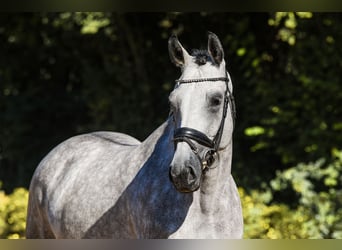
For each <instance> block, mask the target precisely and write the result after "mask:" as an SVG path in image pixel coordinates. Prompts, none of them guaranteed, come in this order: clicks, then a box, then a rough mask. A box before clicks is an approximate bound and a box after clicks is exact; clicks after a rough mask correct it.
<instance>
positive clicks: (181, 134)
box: [173, 73, 236, 171]
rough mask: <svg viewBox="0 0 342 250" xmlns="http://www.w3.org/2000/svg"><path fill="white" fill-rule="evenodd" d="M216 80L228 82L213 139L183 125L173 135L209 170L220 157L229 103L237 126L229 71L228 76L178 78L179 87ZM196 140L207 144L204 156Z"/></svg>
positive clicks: (203, 168) (203, 167) (204, 169)
mask: <svg viewBox="0 0 342 250" xmlns="http://www.w3.org/2000/svg"><path fill="white" fill-rule="evenodd" d="M216 81H224V82H225V83H226V91H225V95H224V104H223V105H224V106H223V113H222V118H221V122H220V126H219V128H218V130H217V133H216V135H215V137H214V138H213V139H212V140H211V139H210V138H209V137H208V136H206V135H205V134H204V133H202V132H201V131H198V130H196V129H192V128H188V127H181V128H177V129H176V130H175V132H174V135H173V141H174V142H175V144H177V143H178V142H186V143H187V144H188V145H189V146H190V148H191V150H192V151H193V152H194V154H195V155H196V156H197V157H198V159H199V161H200V162H201V164H202V171H207V170H208V169H210V166H211V165H212V164H213V163H214V161H215V159H216V158H217V157H218V151H219V146H220V142H221V138H222V134H223V128H224V122H225V118H226V116H227V109H228V104H229V105H230V111H231V115H232V119H233V127H234V126H235V117H236V110H235V102H234V97H233V94H232V93H231V92H230V90H229V87H228V82H229V78H228V73H226V77H215V78H203V79H188V80H176V86H175V88H177V87H178V86H179V85H181V84H188V83H197V82H216ZM193 141H196V142H197V143H198V144H201V145H202V146H205V147H207V148H208V150H207V151H206V152H205V154H204V156H203V158H201V156H200V155H199V150H198V148H197V147H196V145H195V143H194V142H193Z"/></svg>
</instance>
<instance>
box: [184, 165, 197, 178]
mask: <svg viewBox="0 0 342 250" xmlns="http://www.w3.org/2000/svg"><path fill="white" fill-rule="evenodd" d="M186 169H187V173H188V180H189V181H193V180H195V179H196V173H195V169H194V167H193V166H187V167H186Z"/></svg>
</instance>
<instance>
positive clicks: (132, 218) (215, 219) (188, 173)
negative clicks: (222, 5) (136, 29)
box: [26, 32, 243, 239]
mask: <svg viewBox="0 0 342 250" xmlns="http://www.w3.org/2000/svg"><path fill="white" fill-rule="evenodd" d="M168 47H169V54H170V58H171V61H172V62H173V63H174V64H175V65H176V66H178V67H180V68H181V71H182V74H181V76H180V78H179V79H178V80H176V85H175V88H174V90H173V91H172V92H171V94H170V96H169V101H170V116H169V117H168V119H167V120H166V121H165V122H164V123H163V124H162V125H161V126H160V127H159V128H157V129H156V130H155V131H154V132H153V133H152V134H151V135H150V136H149V137H148V138H147V139H146V140H144V141H143V142H140V141H138V140H136V139H134V138H133V137H131V136H128V135H125V134H121V133H114V132H94V133H89V134H84V135H79V136H75V137H72V138H70V139H68V140H66V141H65V142H63V143H61V144H60V145H58V146H57V147H56V148H54V149H53V150H52V151H51V152H50V153H49V154H48V155H47V156H46V157H45V158H44V159H43V160H42V161H41V162H40V164H39V166H38V167H37V169H36V171H35V173H34V175H33V178H32V181H31V185H30V195H29V206H28V214H27V228H26V237H27V238H77V239H78V238H118V239H132V238H138V239H141V238H188V239H196V238H202V239H204V238H241V237H242V234H243V219H242V209H241V202H240V198H239V195H238V192H237V187H236V184H235V182H234V179H233V177H232V175H231V161H232V133H233V128H234V118H235V107H234V99H233V95H232V82H231V79H230V76H229V73H228V72H227V71H226V65H225V61H224V52H223V49H222V45H221V42H220V41H219V39H218V38H217V36H216V35H215V34H213V33H210V32H209V33H208V49H207V50H206V51H202V50H195V51H194V53H192V54H191V55H190V54H189V53H188V52H187V51H186V50H185V49H184V48H183V46H182V45H181V44H180V42H179V41H178V39H177V37H176V36H171V37H170V39H169V44H168Z"/></svg>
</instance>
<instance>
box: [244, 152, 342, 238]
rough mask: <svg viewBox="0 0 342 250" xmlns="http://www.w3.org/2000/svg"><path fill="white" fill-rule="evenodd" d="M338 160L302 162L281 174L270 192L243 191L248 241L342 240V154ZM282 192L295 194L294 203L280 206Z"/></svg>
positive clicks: (271, 186)
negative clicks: (263, 239)
mask: <svg viewBox="0 0 342 250" xmlns="http://www.w3.org/2000/svg"><path fill="white" fill-rule="evenodd" d="M333 156H334V160H333V161H332V162H331V163H329V164H327V163H325V161H324V160H322V159H321V160H318V161H316V162H313V163H309V164H304V163H300V164H298V165H297V166H295V167H292V168H289V169H287V170H285V171H278V172H277V177H276V178H275V179H273V180H272V181H271V182H270V186H269V187H268V188H267V189H266V191H256V190H253V191H252V192H251V193H250V194H246V192H245V191H244V190H243V189H240V190H239V192H240V195H241V200H242V204H243V210H244V222H245V235H244V237H245V238H271V239H298V238H311V239H323V238H337V239H338V238H341V237H342V191H341V187H342V177H341V176H340V174H339V173H341V171H342V151H338V150H336V149H334V150H333ZM279 192H282V193H285V194H287V193H288V192H293V193H295V197H296V199H294V200H293V201H292V204H291V203H290V204H284V203H279V201H277V199H276V196H277V195H279Z"/></svg>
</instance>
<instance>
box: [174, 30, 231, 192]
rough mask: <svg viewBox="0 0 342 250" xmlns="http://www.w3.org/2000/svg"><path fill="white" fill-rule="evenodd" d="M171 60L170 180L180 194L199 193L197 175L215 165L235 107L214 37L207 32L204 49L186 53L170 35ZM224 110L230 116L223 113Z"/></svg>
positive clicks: (226, 139)
mask: <svg viewBox="0 0 342 250" xmlns="http://www.w3.org/2000/svg"><path fill="white" fill-rule="evenodd" d="M168 45H169V54H170V58H171V61H172V62H173V63H174V64H175V65H176V66H178V67H180V68H181V72H182V74H181V76H180V78H179V79H178V80H176V86H175V89H174V90H173V91H172V92H171V94H170V96H169V102H170V109H171V117H172V119H170V122H173V123H174V124H173V125H174V137H173V140H174V143H175V153H174V157H173V159H172V162H171V165H170V178H171V181H172V182H173V184H174V186H175V187H176V189H177V190H178V191H180V192H194V191H196V190H197V189H199V187H200V185H201V182H202V179H203V176H204V175H205V174H206V172H207V171H208V170H210V169H211V168H215V167H217V166H218V162H219V156H220V152H221V151H222V150H224V149H225V148H226V147H227V146H228V145H229V144H230V143H231V138H232V132H233V126H234V116H235V107H234V100H233V96H232V84H231V81H230V76H229V74H228V72H227V71H226V64H225V61H224V52H223V49H222V45H221V42H220V40H219V39H218V37H217V36H216V35H215V34H213V33H211V32H209V33H208V49H207V50H195V51H194V52H193V53H192V54H189V53H188V52H187V51H186V50H185V49H184V48H183V46H182V45H181V43H180V42H179V41H178V39H177V37H176V36H171V37H170V39H169V44H168ZM227 110H230V113H231V114H232V115H226V114H227Z"/></svg>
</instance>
